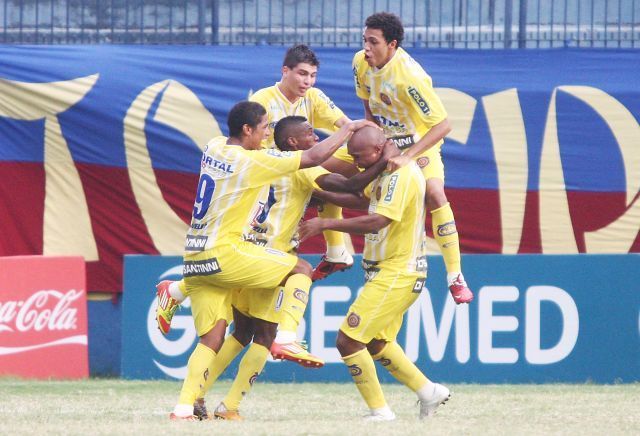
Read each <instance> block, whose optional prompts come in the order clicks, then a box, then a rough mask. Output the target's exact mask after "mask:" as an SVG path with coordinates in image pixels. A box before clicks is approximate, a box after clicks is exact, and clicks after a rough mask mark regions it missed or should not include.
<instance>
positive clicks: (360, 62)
mask: <svg viewBox="0 0 640 436" xmlns="http://www.w3.org/2000/svg"><path fill="white" fill-rule="evenodd" d="M351 67H352V68H353V81H354V84H355V87H356V95H357V96H358V97H360V98H361V99H362V100H369V95H370V93H369V88H368V87H367V84H366V83H364V70H365V68H366V61H365V60H364V50H361V51H359V52H358V53H356V54H355V56H354V57H353V61H352V62H351Z"/></svg>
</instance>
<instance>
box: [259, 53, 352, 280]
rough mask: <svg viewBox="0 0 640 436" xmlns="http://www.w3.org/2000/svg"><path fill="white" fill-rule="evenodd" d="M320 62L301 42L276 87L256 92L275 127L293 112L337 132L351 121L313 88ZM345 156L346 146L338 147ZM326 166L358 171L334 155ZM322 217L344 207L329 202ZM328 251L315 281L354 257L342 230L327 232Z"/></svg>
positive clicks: (288, 57)
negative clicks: (348, 249) (343, 147)
mask: <svg viewBox="0 0 640 436" xmlns="http://www.w3.org/2000/svg"><path fill="white" fill-rule="evenodd" d="M319 66H320V62H319V60H318V58H317V57H316V55H315V53H314V52H313V51H312V50H311V49H310V48H309V47H308V46H306V45H304V44H298V45H294V46H293V47H291V48H289V50H287V52H286V54H285V56H284V60H283V63H282V78H281V79H280V81H279V82H277V83H276V84H275V85H273V86H269V87H267V88H263V89H260V90H258V91H256V92H255V93H254V94H253V95H251V97H249V99H250V100H251V101H255V102H258V103H260V104H261V105H263V106H264V107H265V109H266V110H267V114H268V117H269V125H270V127H271V128H273V127H275V125H276V123H277V122H278V121H280V120H281V119H282V118H284V117H286V116H290V115H298V116H303V117H305V118H306V119H307V120H308V121H309V123H310V124H311V125H312V126H313V128H314V129H325V130H329V131H335V130H336V128H339V127H341V126H342V125H344V124H345V123H347V122H349V118H347V117H346V116H345V115H344V113H343V112H342V111H341V110H340V108H338V107H337V106H336V105H335V104H334V103H333V101H331V99H330V98H329V97H327V96H326V95H325V94H324V93H323V92H322V91H321V90H320V89H318V88H316V87H314V85H315V82H316V77H317V74H318V67H319ZM263 145H264V146H265V147H270V148H272V147H274V146H275V145H274V141H273V136H270V137H269V138H268V139H267V140H266V141H264V142H263ZM337 153H338V156H340V154H344V155H346V149H344V150H343V149H339V150H338V152H337ZM323 166H324V167H325V168H326V169H327V170H329V171H331V172H334V173H340V174H343V175H345V176H347V177H350V176H352V175H354V174H355V173H356V172H357V170H356V169H355V168H354V167H353V165H350V164H348V163H345V162H344V161H343V160H342V159H339V158H336V157H332V158H330V159H328V160H327V161H325V163H323ZM319 214H320V216H324V217H330V218H340V217H342V210H341V209H340V208H339V207H337V206H335V205H332V204H326V205H325V206H324V207H323V208H322V209H321V210H320V211H319ZM324 238H325V240H326V242H327V252H326V254H325V255H324V256H323V258H322V260H321V261H320V263H319V264H318V266H317V267H316V268H315V270H314V273H313V280H314V281H315V280H319V279H321V278H324V277H326V276H327V275H329V274H331V273H334V272H337V271H342V270H345V269H348V268H350V267H351V266H352V265H353V257H352V256H351V254H350V253H349V252H348V251H347V248H346V245H345V239H344V235H343V234H342V233H339V232H325V233H324Z"/></svg>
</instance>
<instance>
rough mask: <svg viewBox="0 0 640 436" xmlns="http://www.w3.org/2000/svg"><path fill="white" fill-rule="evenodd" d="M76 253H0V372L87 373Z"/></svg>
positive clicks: (81, 274)
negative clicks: (44, 254)
mask: <svg viewBox="0 0 640 436" xmlns="http://www.w3.org/2000/svg"><path fill="white" fill-rule="evenodd" d="M85 287H86V276H85V264H84V260H83V259H82V258H81V257H45V256H15V257H0V375H17V376H21V377H30V378H49V377H53V378H82V377H87V376H88V375H89V357H88V348H87V294H86V290H85Z"/></svg>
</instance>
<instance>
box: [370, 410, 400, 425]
mask: <svg viewBox="0 0 640 436" xmlns="http://www.w3.org/2000/svg"><path fill="white" fill-rule="evenodd" d="M395 419H396V414H395V413H393V412H392V411H391V409H389V408H387V409H386V410H385V409H378V410H372V411H371V413H369V414H368V415H364V420H365V421H374V422H375V421H393V420H395Z"/></svg>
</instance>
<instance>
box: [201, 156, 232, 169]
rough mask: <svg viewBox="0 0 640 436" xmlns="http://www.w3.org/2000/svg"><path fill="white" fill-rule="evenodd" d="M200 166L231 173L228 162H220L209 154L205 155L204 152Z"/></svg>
mask: <svg viewBox="0 0 640 436" xmlns="http://www.w3.org/2000/svg"><path fill="white" fill-rule="evenodd" d="M201 166H202V168H205V167H210V168H212V169H214V170H217V171H222V172H225V173H229V174H233V167H232V166H231V164H230V163H227V162H222V161H220V160H217V159H214V158H212V157H211V156H207V155H206V154H203V155H202V165H201Z"/></svg>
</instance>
